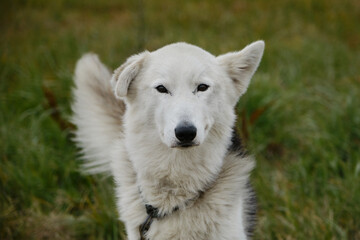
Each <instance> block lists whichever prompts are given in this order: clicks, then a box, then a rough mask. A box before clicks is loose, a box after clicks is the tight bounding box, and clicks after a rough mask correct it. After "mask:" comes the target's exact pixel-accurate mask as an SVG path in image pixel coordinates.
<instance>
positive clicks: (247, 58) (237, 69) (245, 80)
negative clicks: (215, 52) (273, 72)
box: [217, 41, 265, 97]
mask: <svg viewBox="0 0 360 240" xmlns="http://www.w3.org/2000/svg"><path fill="white" fill-rule="evenodd" d="M264 48H265V43H264V41H256V42H253V43H251V44H250V45H248V46H246V47H245V48H244V49H243V50H241V51H239V52H232V53H226V54H224V55H220V56H218V57H217V60H218V62H219V64H220V65H221V66H222V67H224V68H225V71H226V73H227V74H228V76H229V77H230V78H231V79H232V80H233V83H234V85H235V89H236V90H237V93H238V97H239V96H241V95H242V94H244V93H245V92H246V90H247V88H248V86H249V83H250V79H251V77H252V76H253V75H254V73H255V71H256V69H257V67H258V66H259V63H260V60H261V57H262V55H263V52H264Z"/></svg>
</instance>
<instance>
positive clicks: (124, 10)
mask: <svg viewBox="0 0 360 240" xmlns="http://www.w3.org/2000/svg"><path fill="white" fill-rule="evenodd" d="M0 13H1V14H0V30H1V35H0V239H124V230H123V226H122V224H121V223H120V222H119V221H118V220H117V214H116V209H115V203H114V198H113V190H112V182H111V179H104V178H103V177H101V176H95V177H94V176H85V175H83V174H81V173H80V172H79V161H76V158H77V157H78V155H77V149H76V148H75V146H74V144H73V143H72V142H71V141H70V140H69V136H71V134H70V128H66V126H65V127H64V126H63V127H59V121H56V119H57V120H59V119H58V118H54V117H52V116H54V111H58V112H59V113H60V115H61V116H62V118H64V119H67V118H68V117H69V116H70V114H71V111H70V102H71V86H72V74H73V69H74V65H75V62H76V60H77V59H78V58H79V57H80V56H81V55H82V54H83V53H85V52H88V51H93V52H96V53H98V54H99V55H100V57H101V58H102V60H103V61H104V62H105V63H106V64H108V65H109V66H111V67H112V68H115V67H117V66H118V65H120V64H121V63H122V62H123V61H124V60H125V59H126V57H128V56H130V55H131V54H134V53H137V52H139V51H141V50H143V49H149V50H154V49H156V48H158V47H161V46H163V45H165V44H167V43H170V42H177V41H187V42H190V43H193V44H196V45H199V46H201V47H203V48H205V49H207V50H209V51H210V52H212V53H214V54H221V53H225V52H228V51H233V50H239V49H241V48H242V47H244V46H245V45H246V44H248V43H250V42H251V41H254V40H257V39H264V40H265V42H266V50H265V55H264V58H263V61H262V63H261V66H260V68H259V70H258V72H257V73H256V75H255V77H254V79H253V81H252V83H251V86H250V88H249V90H248V92H247V94H246V95H245V96H244V97H243V98H242V99H241V100H240V102H239V104H238V106H237V112H238V115H239V120H238V123H237V125H238V128H239V129H240V131H241V134H242V136H243V138H244V139H245V142H246V144H247V146H248V148H249V149H250V152H252V153H253V154H254V155H255V156H256V159H257V168H256V170H255V171H254V174H253V176H252V180H253V183H254V186H255V188H256V191H257V193H258V200H259V214H258V219H259V221H258V226H257V231H256V235H255V239H360V217H359V216H360V204H359V203H360V28H359V19H360V4H359V3H358V1H357V0H347V1H336V0H327V1H325V0H303V1H300V0H296V1H290V0H279V1H276V2H272V1H261V0H253V1H230V0H226V1H215V0H209V1H194V0H188V1H177V2H175V1H161V0H153V1H141V0H138V1H133V3H130V1H115V0H110V1H106V3H105V1H104V3H103V2H102V1H100V0H93V1H85V0H78V1H75V0H74V1H71V0H54V1H43V0H30V1H24V0H14V1H8V2H4V1H2V2H1V3H0ZM44 88H45V89H47V90H46V91H45V92H48V93H50V95H53V96H54V98H55V99H56V104H57V109H54V105H51V106H50V107H49V103H48V102H47V99H46V98H45V92H44V90H43V89H44Z"/></svg>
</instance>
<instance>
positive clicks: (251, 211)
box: [228, 129, 257, 237]
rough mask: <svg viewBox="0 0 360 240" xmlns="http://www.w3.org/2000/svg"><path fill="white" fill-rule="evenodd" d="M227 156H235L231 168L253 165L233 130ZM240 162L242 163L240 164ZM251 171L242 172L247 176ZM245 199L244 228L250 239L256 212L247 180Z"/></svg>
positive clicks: (255, 199)
mask: <svg viewBox="0 0 360 240" xmlns="http://www.w3.org/2000/svg"><path fill="white" fill-rule="evenodd" d="M228 154H230V155H233V156H235V157H234V158H232V160H233V161H234V162H233V164H234V165H233V166H232V167H234V166H236V165H238V164H240V165H242V168H245V169H246V168H247V166H252V165H253V162H254V160H253V158H252V157H249V156H248V152H247V150H246V148H245V147H244V145H243V142H242V139H241V138H240V136H239V135H238V133H237V132H236V130H235V129H233V132H232V137H231V143H230V145H229V147H228ZM241 162H242V163H241ZM251 170H252V167H250V169H248V171H246V172H244V173H245V174H248V173H249V171H251ZM244 190H245V191H244V192H245V198H244V213H243V214H244V225H245V226H244V227H245V232H246V235H247V236H248V237H251V236H252V235H253V233H254V229H255V225H256V212H257V198H256V194H255V191H254V188H253V186H252V184H251V182H250V180H249V179H248V180H247V182H246V185H245V189H244Z"/></svg>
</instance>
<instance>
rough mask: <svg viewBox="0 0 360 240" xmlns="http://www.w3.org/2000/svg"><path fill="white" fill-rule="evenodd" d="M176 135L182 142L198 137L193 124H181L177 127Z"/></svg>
mask: <svg viewBox="0 0 360 240" xmlns="http://www.w3.org/2000/svg"><path fill="white" fill-rule="evenodd" d="M175 136H176V138H177V139H178V140H179V141H180V143H182V144H186V143H191V141H192V140H194V138H195V137H196V127H195V126H193V125H179V126H177V127H176V128H175Z"/></svg>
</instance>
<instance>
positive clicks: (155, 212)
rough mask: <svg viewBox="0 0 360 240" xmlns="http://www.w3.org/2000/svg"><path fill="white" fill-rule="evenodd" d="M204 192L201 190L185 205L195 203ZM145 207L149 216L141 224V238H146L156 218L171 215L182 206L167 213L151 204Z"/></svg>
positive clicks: (143, 239) (144, 239)
mask: <svg viewBox="0 0 360 240" xmlns="http://www.w3.org/2000/svg"><path fill="white" fill-rule="evenodd" d="M203 194H204V192H203V191H199V192H198V194H197V195H196V196H195V197H194V198H191V199H189V200H187V201H186V202H185V206H188V205H190V203H194V202H195V201H196V200H197V199H198V198H199V197H200V196H201V195H203ZM140 195H141V192H140ZM145 209H146V213H147V217H146V219H145V221H144V222H143V223H142V224H141V225H140V226H139V233H140V240H146V238H145V235H146V233H147V232H148V231H149V229H150V226H151V224H152V222H153V220H154V219H162V218H164V217H166V216H169V215H171V214H173V213H175V212H177V211H179V209H180V207H179V206H176V207H174V208H173V209H172V210H171V212H169V213H165V214H163V215H160V214H159V209H158V208H156V207H154V206H152V205H150V204H145Z"/></svg>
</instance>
